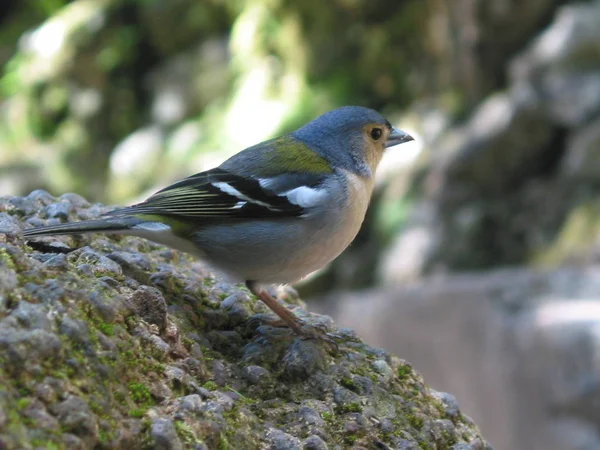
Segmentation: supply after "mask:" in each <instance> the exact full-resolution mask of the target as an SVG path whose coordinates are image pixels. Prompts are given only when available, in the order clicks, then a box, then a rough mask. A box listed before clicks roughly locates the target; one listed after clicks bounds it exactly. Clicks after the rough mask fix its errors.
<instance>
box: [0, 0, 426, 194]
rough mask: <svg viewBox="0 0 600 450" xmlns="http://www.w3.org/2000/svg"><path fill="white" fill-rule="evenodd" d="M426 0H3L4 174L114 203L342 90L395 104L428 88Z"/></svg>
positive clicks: (276, 129) (302, 115) (386, 106)
mask: <svg viewBox="0 0 600 450" xmlns="http://www.w3.org/2000/svg"><path fill="white" fill-rule="evenodd" d="M435 3H436V2H434V1H429V2H423V1H421V0H403V1H382V2H370V1H366V0H338V1H336V2H331V3H330V4H329V5H328V6H327V7H324V6H323V4H322V2H317V1H316V0H309V1H306V2H292V1H290V0H248V1H240V0H230V1H223V0H208V1H202V2H198V1H194V0H172V1H169V2H164V1H160V0H77V1H72V2H68V1H62V0H45V1H34V0H31V1H29V2H27V1H23V2H17V1H12V2H8V3H7V4H6V7H5V8H4V10H3V13H2V14H3V15H2V16H1V17H0V21H1V22H0V25H1V26H0V45H1V52H0V62H1V63H2V65H3V76H2V79H1V80H0V96H1V101H2V110H1V112H0V114H1V118H2V120H1V124H0V167H2V168H4V170H8V171H9V172H11V173H13V175H14V174H15V173H19V174H22V176H20V175H19V176H13V177H12V179H11V184H10V185H9V184H7V183H6V180H4V181H5V183H3V184H2V188H3V190H8V191H10V192H7V193H16V194H23V193H26V192H27V191H29V190H30V189H31V188H33V187H44V188H46V189H49V190H50V191H51V192H53V193H60V192H64V191H76V192H78V193H81V194H82V195H85V196H87V197H89V198H90V199H93V200H101V201H105V202H118V203H122V202H125V201H129V200H131V198H132V197H135V196H138V195H140V194H141V193H142V192H144V191H145V190H148V189H151V188H154V187H156V186H158V185H161V184H164V183H166V182H168V181H171V180H173V179H174V178H176V177H178V176H184V175H186V174H189V173H190V172H191V171H197V170H201V169H203V168H204V166H205V165H207V164H214V163H216V162H218V160H220V159H223V158H225V157H226V156H228V155H230V154H232V153H235V152H237V151H239V150H240V149H241V148H243V147H245V146H248V145H251V144H254V143H256V142H257V141H261V140H263V139H266V138H268V137H271V136H272V135H274V134H277V133H280V132H284V131H288V130H291V129H293V128H296V127H297V126H299V125H300V124H302V123H304V122H305V121H307V120H309V119H311V118H313V117H314V116H315V115H317V114H318V113H321V112H323V111H325V110H327V109H330V108H333V107H335V106H338V105H341V104H362V105H368V106H371V107H373V108H377V109H382V110H384V111H398V110H400V109H402V108H403V107H406V106H407V105H408V104H410V103H411V102H412V101H413V100H414V99H415V98H418V96H419V95H422V94H423V93H425V92H427V91H428V90H429V89H431V87H432V86H433V83H429V82H430V81H431V80H428V78H427V76H422V74H425V73H431V72H432V71H426V70H424V69H425V67H426V65H427V64H430V63H431V61H428V59H427V57H426V54H427V53H426V52H425V51H424V47H423V45H424V42H425V41H426V38H425V36H424V34H425V33H427V26H426V23H427V22H426V21H427V18H428V14H429V9H428V8H429V7H430V6H431V5H432V4H435ZM428 83H429V84H428Z"/></svg>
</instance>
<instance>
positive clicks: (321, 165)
mask: <svg viewBox="0 0 600 450" xmlns="http://www.w3.org/2000/svg"><path fill="white" fill-rule="evenodd" d="M412 140H413V137H411V136H410V135H409V134H408V133H406V132H404V131H402V130H399V129H397V128H395V127H393V126H392V125H391V124H390V122H389V121H388V120H386V119H385V118H384V117H383V116H382V115H381V114H380V113H378V112H377V111H375V110H373V109H369V108H366V107H362V106H344V107H340V108H337V109H334V110H332V111H329V112H326V113H325V114H323V115H321V116H319V117H317V118H315V119H314V120H312V121H310V122H308V123H307V124H305V125H304V126H302V127H300V128H298V129H297V130H295V131H293V132H291V133H289V134H287V135H283V136H280V137H276V138H273V139H270V140H267V141H265V142H262V143H260V144H257V145H254V146H251V147H248V148H246V149H244V150H242V151H240V152H239V153H237V154H235V155H233V156H232V157H230V158H229V159H227V160H226V161H225V162H224V163H222V164H221V165H220V166H218V167H216V168H213V169H210V170H207V171H204V172H200V173H197V174H195V175H191V176H189V177H187V178H184V179H182V180H181V181H177V182H175V183H173V184H171V185H169V186H167V187H165V188H164V189H161V190H159V191H158V192H156V193H155V194H153V195H152V196H150V197H149V198H148V199H146V200H145V201H143V202H141V203H137V204H134V205H132V206H128V207H124V208H119V209H116V210H113V211H110V212H108V213H106V214H104V215H103V216H101V217H100V218H98V219H92V220H86V221H81V222H71V223H62V224H57V225H48V226H41V227H36V228H30V229H26V230H24V232H23V237H24V238H25V239H30V238H35V237H38V236H51V235H68V234H85V233H119V234H125V235H133V236H138V237H142V238H146V239H149V240H151V241H154V242H157V243H159V244H163V245H166V246H168V247H171V248H174V249H176V250H180V251H183V252H186V253H189V254H191V255H193V256H195V257H197V258H200V259H201V260H203V261H205V262H206V263H208V264H209V266H213V267H216V268H217V269H218V270H219V271H221V272H224V273H225V274H227V275H228V276H229V277H230V278H231V279H232V280H233V281H237V282H241V283H245V285H246V286H247V288H248V289H249V291H250V292H251V293H252V294H254V295H255V296H256V297H257V298H258V299H260V300H261V301H262V302H264V303H265V304H266V305H267V306H268V307H269V308H270V309H271V310H272V311H273V312H274V313H275V314H276V315H277V316H278V317H279V318H280V321H281V322H283V323H282V325H287V326H288V327H289V328H291V329H292V330H293V331H294V332H295V333H297V334H298V335H301V336H305V337H315V335H317V334H318V333H317V332H316V331H315V330H314V329H311V327H309V326H308V325H307V324H306V323H304V321H302V320H301V319H300V318H298V317H297V316H296V315H295V314H294V313H293V312H292V311H291V310H290V309H288V308H286V307H285V306H283V305H281V304H279V303H278V302H277V300H276V299H275V298H274V297H273V296H272V295H271V294H270V293H269V292H268V290H267V288H268V287H269V286H270V285H285V284H293V283H295V282H297V281H299V280H301V279H302V278H304V277H305V276H307V275H308V274H310V273H312V272H314V271H316V270H318V269H321V268H322V267H324V266H325V265H327V264H328V263H329V262H331V261H332V260H334V259H335V258H336V257H337V256H339V255H340V254H341V253H342V252H343V251H344V250H345V249H346V248H347V247H348V246H349V245H350V243H351V242H352V241H353V240H354V238H355V237H356V235H357V233H358V231H359V229H360V227H361V224H362V222H363V220H364V218H365V214H366V212H367V207H368V205H369V202H370V199H371V195H372V192H373V187H374V177H375V172H376V169H377V166H378V165H379V163H380V161H381V158H382V156H383V153H384V151H385V150H386V149H387V148H389V147H392V146H395V145H398V144H403V143H406V142H409V141H412Z"/></svg>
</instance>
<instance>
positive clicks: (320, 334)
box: [247, 314, 339, 353]
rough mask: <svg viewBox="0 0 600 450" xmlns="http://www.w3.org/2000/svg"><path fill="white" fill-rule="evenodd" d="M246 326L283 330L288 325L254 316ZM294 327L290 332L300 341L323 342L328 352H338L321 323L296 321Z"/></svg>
mask: <svg viewBox="0 0 600 450" xmlns="http://www.w3.org/2000/svg"><path fill="white" fill-rule="evenodd" d="M247 323H248V325H250V326H252V327H254V326H257V327H258V326H260V325H268V326H271V327H274V328H285V327H288V325H287V324H286V323H285V322H284V321H283V320H281V319H279V318H273V317H270V316H268V315H266V314H256V315H254V316H252V317H251V318H250V319H248V322H247ZM295 324H296V326H295V327H294V328H293V329H292V328H291V327H289V328H290V331H292V332H293V333H295V334H296V335H298V337H299V338H300V339H302V340H308V339H314V340H315V341H320V342H323V343H324V344H325V345H326V346H327V347H329V349H330V350H332V351H333V352H335V353H337V352H338V350H339V346H338V344H337V343H336V342H335V340H334V339H333V337H332V335H331V334H330V333H329V329H328V327H327V325H325V324H323V323H318V324H308V323H306V322H305V321H303V320H301V319H297V320H296V322H295Z"/></svg>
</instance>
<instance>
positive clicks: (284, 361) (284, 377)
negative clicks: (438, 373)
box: [0, 191, 490, 450]
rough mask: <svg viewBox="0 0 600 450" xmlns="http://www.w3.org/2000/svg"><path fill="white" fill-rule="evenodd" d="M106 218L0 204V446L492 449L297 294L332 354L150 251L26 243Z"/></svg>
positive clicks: (68, 204) (190, 266)
mask: <svg viewBox="0 0 600 450" xmlns="http://www.w3.org/2000/svg"><path fill="white" fill-rule="evenodd" d="M106 209H107V208H105V207H103V206H101V205H90V204H88V203H87V202H86V201H85V200H83V199H82V198H81V197H78V196H76V195H73V194H70V195H64V196H62V197H61V198H54V197H52V196H50V195H49V194H47V193H45V192H40V191H36V192H33V193H32V194H30V195H29V196H27V197H4V198H0V447H2V448H6V449H31V448H56V449H59V448H69V449H71V448H81V449H88V448H90V449H91V448H96V449H98V448H99V449H119V448H120V449H127V448H154V449H183V448H194V449H219V450H224V449H258V448H269V449H343V448H355V449H359V448H365V449H371V448H377V449H387V448H394V449H400V448H402V449H473V450H476V449H482V450H483V449H488V448H490V447H489V444H487V443H486V442H485V441H484V439H483V438H482V437H481V435H480V433H479V431H478V429H477V427H476V426H475V425H474V424H473V423H472V422H471V421H470V419H469V418H468V417H466V416H465V415H463V414H462V413H461V412H460V410H459V408H458V406H457V404H456V402H455V400H454V399H453V398H452V396H450V395H448V394H440V393H436V392H435V391H433V390H431V389H430V388H429V387H428V386H427V385H426V384H425V383H424V381H423V379H422V377H421V376H420V375H419V374H418V373H417V372H415V371H414V370H413V369H412V367H411V366H410V364H408V363H407V362H405V361H402V360H401V359H399V358H397V357H395V356H393V355H390V354H388V353H387V352H385V351H384V350H381V349H376V348H371V347H369V346H368V345H367V344H365V343H364V342H362V341H361V340H360V339H359V338H358V337H357V336H356V335H355V334H354V332H352V331H351V330H348V329H334V327H333V325H332V324H331V321H330V320H329V319H328V318H325V317H323V316H319V315H316V314H310V313H308V312H305V311H303V310H302V309H301V308H300V306H301V302H300V300H299V299H298V298H297V296H296V295H295V293H294V292H293V290H291V289H287V290H282V291H281V292H280V295H279V296H280V298H285V299H286V301H287V302H288V303H292V304H293V305H295V306H296V308H295V312H296V313H297V314H298V315H300V316H301V317H302V318H303V319H304V320H306V321H308V322H309V323H314V324H323V323H327V324H328V326H329V327H330V328H332V329H333V331H332V333H333V334H334V336H335V339H336V341H337V343H338V345H339V351H338V352H335V353H333V352H331V351H330V350H328V348H326V347H325V346H323V345H321V343H320V342H317V341H312V340H302V339H300V338H298V337H296V336H294V335H293V334H291V332H290V331H289V330H287V329H278V328H272V327H270V326H266V325H261V324H260V320H257V319H259V318H260V317H261V315H264V314H266V313H268V312H269V311H268V309H267V308H266V306H264V305H263V304H262V303H260V302H259V301H257V300H256V299H254V298H253V297H252V296H251V295H250V294H249V293H248V291H247V290H245V289H244V288H243V287H239V286H234V285H231V284H227V283H224V282H221V281H220V280H218V279H215V278H213V277H212V276H211V275H210V274H209V273H208V272H207V270H206V269H205V268H204V267H203V266H202V263H201V262H199V261H196V260H193V259H192V258H190V257H189V256H187V255H184V254H181V253H178V252H176V251H174V250H171V249H167V248H165V247H162V246H159V245H157V244H154V243H152V242H149V241H146V240H143V239H139V238H135V237H125V236H118V235H113V236H100V235H94V236H68V237H66V236H60V237H52V238H44V239H40V240H38V241H37V244H34V243H26V242H24V241H23V240H22V238H21V237H20V230H21V229H23V228H25V227H29V226H33V225H40V224H43V223H55V222H57V221H61V220H65V219H68V220H78V219H81V218H88V217H93V216H97V215H98V214H100V213H101V212H103V211H105V210H106ZM57 213H59V214H58V215H57ZM63 213H64V214H63ZM253 319H255V320H253Z"/></svg>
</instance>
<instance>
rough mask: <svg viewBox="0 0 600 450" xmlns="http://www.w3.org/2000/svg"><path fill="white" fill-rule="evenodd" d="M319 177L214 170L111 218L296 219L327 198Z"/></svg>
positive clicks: (173, 185)
mask: <svg viewBox="0 0 600 450" xmlns="http://www.w3.org/2000/svg"><path fill="white" fill-rule="evenodd" d="M321 182H322V176H318V175H299V174H293V173H290V174H286V175H280V176H278V177H275V178H263V179H254V178H250V177H245V176H241V175H237V174H234V173H231V172H229V171H227V170H224V169H221V168H216V169H212V170H209V171H206V172H201V173H198V174H196V175H192V176H190V177H188V178H185V179H183V180H181V181H179V182H177V183H174V184H172V185H170V186H168V187H166V188H164V189H162V190H161V191H158V192H157V193H156V194H154V195H152V196H151V197H150V198H148V199H147V200H146V201H144V202H142V203H138V204H137V205H133V206H130V207H127V208H123V209H118V210H115V211H111V212H109V213H108V215H109V216H125V215H151V216H169V217H173V218H174V219H175V218H177V219H180V220H190V221H197V220H202V219H207V220H208V219H217V220H223V219H267V218H276V217H282V218H283V217H299V216H302V215H304V214H305V213H306V211H307V209H308V210H310V208H311V207H312V206H315V205H317V204H319V202H322V201H323V200H324V198H325V196H326V195H327V192H326V190H325V189H323V188H322V187H321V186H320V184H321Z"/></svg>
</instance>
